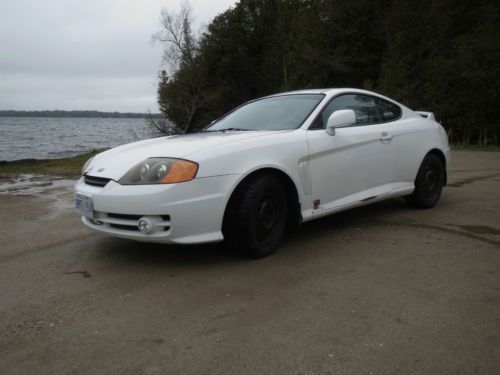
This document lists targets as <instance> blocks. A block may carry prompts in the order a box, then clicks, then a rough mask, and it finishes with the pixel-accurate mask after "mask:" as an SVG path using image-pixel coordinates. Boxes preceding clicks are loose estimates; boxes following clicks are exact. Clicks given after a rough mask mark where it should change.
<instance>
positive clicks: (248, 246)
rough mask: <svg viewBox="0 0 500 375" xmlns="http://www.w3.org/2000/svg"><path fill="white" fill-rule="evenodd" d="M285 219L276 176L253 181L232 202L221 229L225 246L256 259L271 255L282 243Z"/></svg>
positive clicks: (232, 198)
mask: <svg viewBox="0 0 500 375" xmlns="http://www.w3.org/2000/svg"><path fill="white" fill-rule="evenodd" d="M286 218H287V201H286V195H285V190H284V188H283V185H282V184H281V182H280V180H279V179H278V178H277V177H275V176H273V175H260V176H256V177H254V178H252V177H251V178H250V180H248V181H244V182H243V185H242V186H240V187H238V188H237V190H236V192H235V193H234V195H233V197H231V200H230V202H229V206H228V211H227V212H226V215H225V217H224V224H223V228H222V231H223V234H224V239H225V242H226V245H227V246H230V247H231V250H235V249H236V250H238V251H239V252H242V253H244V254H245V255H248V256H251V257H254V258H261V257H265V256H267V255H270V254H272V253H274V252H275V251H276V249H277V247H278V245H279V244H280V243H281V240H282V239H283V235H284V233H285V227H286Z"/></svg>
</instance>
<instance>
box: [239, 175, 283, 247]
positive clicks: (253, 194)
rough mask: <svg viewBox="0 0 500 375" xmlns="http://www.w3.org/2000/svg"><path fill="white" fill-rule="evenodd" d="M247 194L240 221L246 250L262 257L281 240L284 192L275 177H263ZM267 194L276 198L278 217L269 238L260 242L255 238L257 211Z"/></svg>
mask: <svg viewBox="0 0 500 375" xmlns="http://www.w3.org/2000/svg"><path fill="white" fill-rule="evenodd" d="M248 192H249V195H247V196H246V197H245V202H244V203H243V204H244V205H246V206H247V209H246V211H245V212H244V213H243V215H244V217H243V218H242V219H243V220H241V222H242V223H243V225H244V226H245V228H244V231H245V237H246V242H247V246H246V248H247V251H248V253H249V255H251V256H254V257H263V256H266V255H269V254H271V253H273V252H274V251H275V250H276V248H277V246H278V245H279V243H280V242H281V240H282V238H283V235H284V232H285V227H286V216H287V206H286V198H285V191H284V189H283V186H282V184H281V182H280V181H279V180H278V179H277V178H276V177H274V176H263V177H261V178H259V179H258V180H257V181H255V182H254V184H253V185H252V186H251V188H250V189H249V190H248ZM268 192H270V193H271V194H274V196H275V198H276V202H277V205H278V207H277V210H276V213H277V215H278V216H277V223H276V224H275V226H274V227H273V233H272V235H271V237H270V238H269V239H267V240H266V241H264V242H261V241H260V240H259V239H258V238H257V214H258V213H257V210H258V204H259V202H260V201H261V199H262V198H263V197H264V195H265V194H267V193H268Z"/></svg>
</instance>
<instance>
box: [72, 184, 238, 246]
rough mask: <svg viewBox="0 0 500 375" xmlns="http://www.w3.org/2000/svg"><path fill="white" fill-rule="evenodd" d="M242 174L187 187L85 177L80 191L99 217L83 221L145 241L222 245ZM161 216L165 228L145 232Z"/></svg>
mask: <svg viewBox="0 0 500 375" xmlns="http://www.w3.org/2000/svg"><path fill="white" fill-rule="evenodd" d="M238 178H239V176H238V175H223V176H215V177H204V178H198V179H194V180H192V181H189V182H184V183H181V184H168V185H167V184H165V185H120V184H119V183H117V182H115V181H113V180H111V181H109V182H108V183H107V184H106V186H104V187H99V186H92V185H88V184H86V183H85V181H84V178H83V177H82V178H80V179H79V180H78V181H77V183H76V185H75V193H79V194H84V195H87V196H90V197H91V198H92V206H93V211H94V218H93V219H89V218H87V217H85V216H83V217H82V222H83V223H84V224H85V225H87V226H88V227H89V228H92V229H94V230H96V231H99V232H103V233H107V234H109V235H112V236H116V237H122V238H128V239H133V240H137V241H143V242H160V243H171V244H194V243H204V242H216V241H222V240H223V236H222V231H221V227H222V219H223V216H224V209H225V206H226V203H227V201H228V199H229V197H228V195H229V193H230V192H231V189H232V187H233V186H234V185H235V184H236V182H237V180H238ZM143 216H148V217H156V218H158V220H159V224H158V226H159V227H161V229H159V230H157V231H155V232H153V233H151V234H144V233H142V232H140V231H139V230H138V228H137V223H138V220H139V219H140V218H141V217H143Z"/></svg>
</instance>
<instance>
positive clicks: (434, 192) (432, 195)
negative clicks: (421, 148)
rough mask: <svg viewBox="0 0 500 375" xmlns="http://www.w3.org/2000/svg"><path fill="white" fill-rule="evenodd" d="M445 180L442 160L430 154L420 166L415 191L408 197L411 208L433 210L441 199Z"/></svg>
mask: <svg viewBox="0 0 500 375" xmlns="http://www.w3.org/2000/svg"><path fill="white" fill-rule="evenodd" d="M444 179H445V172H444V166H443V163H442V162H441V159H440V158H439V157H438V156H436V155H434V154H429V155H427V156H426V157H425V159H424V161H423V162H422V164H421V165H420V169H419V170H418V174H417V178H416V179H415V190H414V191H413V193H412V194H411V195H409V196H407V197H406V201H407V202H408V204H409V205H410V206H413V207H417V208H431V207H434V206H435V205H436V203H437V202H438V201H439V198H440V197H441V191H442V190H443V185H444Z"/></svg>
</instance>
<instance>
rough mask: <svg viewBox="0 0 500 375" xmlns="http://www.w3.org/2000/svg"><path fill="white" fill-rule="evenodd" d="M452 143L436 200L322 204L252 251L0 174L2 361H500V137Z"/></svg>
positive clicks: (113, 366)
mask: <svg viewBox="0 0 500 375" xmlns="http://www.w3.org/2000/svg"><path fill="white" fill-rule="evenodd" d="M452 157H453V160H452V165H451V170H450V172H449V186H447V187H446V188H445V190H444V193H443V197H442V200H441V202H440V204H439V205H438V206H437V207H435V208H434V209H432V210H423V211H422V210H412V209H409V208H407V207H406V205H405V204H404V202H403V201H402V200H390V201H387V202H383V203H380V204H375V205H372V206H367V207H363V208H358V209H354V210H351V211H348V212H344V213H340V214H337V215H333V216H331V217H327V218H324V219H321V220H318V221H314V222H310V223H307V224H305V225H304V226H303V227H302V229H301V230H300V231H299V232H297V233H293V234H291V235H289V236H288V237H287V239H286V241H285V243H284V245H283V246H282V247H281V248H280V250H279V251H278V253H276V254H275V255H273V256H271V257H268V258H265V259H261V260H257V261H255V260H248V259H244V258H240V257H238V256H235V255H234V254H232V253H231V252H228V251H226V250H224V249H223V248H222V247H221V246H219V245H209V246H208V245H206V246H191V247H173V246H162V245H149V244H140V243H135V242H130V241H126V240H120V239H115V238H109V237H105V236H102V235H99V234H95V233H92V232H91V231H89V230H87V229H86V228H84V227H83V225H81V224H80V223H79V218H78V217H77V215H76V214H75V213H74V212H73V211H72V192H71V188H69V187H68V184H67V183H63V182H61V181H58V183H56V184H55V185H53V186H41V187H44V188H45V189H35V190H32V189H24V188H23V189H21V190H24V193H23V192H22V191H21V190H19V191H16V188H14V189H7V188H6V187H5V180H4V182H3V191H4V193H3V194H0V209H1V210H0V222H1V223H2V226H1V229H0V353H1V354H0V373H1V374H30V373H36V374H60V373H63V374H95V373H105V374H221V373H222V374H462V373H463V374H472V373H478V374H500V214H499V210H500V153H494V152H469V151H457V152H454V153H453V155H452ZM26 178H28V179H29V178H34V177H33V176H31V177H30V176H28V177H26ZM19 179H22V177H21V178H18V180H19ZM21 182H22V181H21ZM49 182H50V181H49ZM18 183H19V181H18ZM37 184H38V185H44V183H43V181H42V182H40V179H39V178H38V179H37ZM20 185H21V186H25V185H23V184H20ZM38 185H37V186H38ZM49 185H50V184H49ZM1 190H2V188H1V187H0V191H1Z"/></svg>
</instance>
